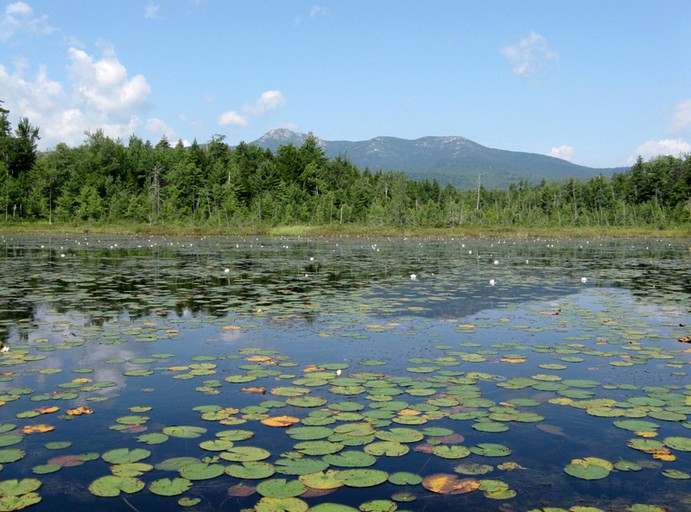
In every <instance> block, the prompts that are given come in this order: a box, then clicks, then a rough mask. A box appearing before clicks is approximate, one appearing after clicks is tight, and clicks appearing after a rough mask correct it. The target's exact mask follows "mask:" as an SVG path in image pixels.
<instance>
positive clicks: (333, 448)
mask: <svg viewBox="0 0 691 512" xmlns="http://www.w3.org/2000/svg"><path fill="white" fill-rule="evenodd" d="M293 448H295V450H296V451H298V452H300V453H304V454H305V455H330V454H332V453H337V452H340V451H341V450H342V449H343V448H345V446H344V445H343V444H341V443H335V442H332V441H303V442H301V443H297V444H296V445H295V446H293Z"/></svg>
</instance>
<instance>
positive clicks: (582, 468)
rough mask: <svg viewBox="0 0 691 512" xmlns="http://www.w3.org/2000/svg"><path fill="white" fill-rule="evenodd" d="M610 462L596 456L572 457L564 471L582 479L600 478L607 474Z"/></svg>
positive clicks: (610, 465)
mask: <svg viewBox="0 0 691 512" xmlns="http://www.w3.org/2000/svg"><path fill="white" fill-rule="evenodd" d="M611 469H612V464H611V463H609V462H607V461H605V460H603V459H598V458H596V457H588V458H585V459H574V460H572V461H571V464H569V465H567V466H566V467H564V472H565V473H566V474H567V475H571V476H573V477H576V478H580V479H582V480H600V479H602V478H605V477H607V476H608V475H609V473H610V471H611Z"/></svg>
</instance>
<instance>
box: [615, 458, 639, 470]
mask: <svg viewBox="0 0 691 512" xmlns="http://www.w3.org/2000/svg"><path fill="white" fill-rule="evenodd" d="M614 469H616V470H617V471H640V470H642V469H643V468H642V467H641V466H640V465H638V464H636V463H635V462H631V461H628V460H618V461H617V462H615V463H614Z"/></svg>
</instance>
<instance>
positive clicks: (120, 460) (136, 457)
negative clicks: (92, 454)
mask: <svg viewBox="0 0 691 512" xmlns="http://www.w3.org/2000/svg"><path fill="white" fill-rule="evenodd" d="M150 455H151V452H150V451H149V450H145V449H144V448H134V449H132V450H130V449H128V448H117V449H115V450H110V451H107V452H106V453H104V454H103V455H102V456H101V457H102V458H103V460H105V461H106V462H110V463H111V464H126V463H128V462H138V461H140V460H143V459H146V458H147V457H149V456H150Z"/></svg>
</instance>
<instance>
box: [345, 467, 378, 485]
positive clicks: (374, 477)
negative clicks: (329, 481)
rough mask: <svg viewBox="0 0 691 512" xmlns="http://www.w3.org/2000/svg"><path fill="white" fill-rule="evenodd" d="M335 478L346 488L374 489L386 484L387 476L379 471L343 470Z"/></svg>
mask: <svg viewBox="0 0 691 512" xmlns="http://www.w3.org/2000/svg"><path fill="white" fill-rule="evenodd" d="M336 478H338V479H339V480H340V481H341V482H343V483H344V484H345V485H347V486H348V487H374V486H375V485H379V484H383V483H384V482H386V481H387V480H388V478H389V474H388V473H387V472H386V471H381V470H379V469H345V470H343V471H339V472H338V473H336Z"/></svg>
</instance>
